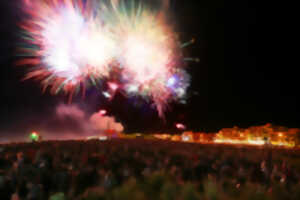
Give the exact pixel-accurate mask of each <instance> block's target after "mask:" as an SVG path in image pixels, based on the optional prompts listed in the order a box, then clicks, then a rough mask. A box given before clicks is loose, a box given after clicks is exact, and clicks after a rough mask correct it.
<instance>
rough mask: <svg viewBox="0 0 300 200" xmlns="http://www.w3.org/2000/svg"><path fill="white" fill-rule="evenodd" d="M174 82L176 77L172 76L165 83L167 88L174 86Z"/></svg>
mask: <svg viewBox="0 0 300 200" xmlns="http://www.w3.org/2000/svg"><path fill="white" fill-rule="evenodd" d="M176 81H177V79H176V77H175V76H172V77H171V78H169V80H168V82H167V86H168V87H172V86H174V85H175V83H176Z"/></svg>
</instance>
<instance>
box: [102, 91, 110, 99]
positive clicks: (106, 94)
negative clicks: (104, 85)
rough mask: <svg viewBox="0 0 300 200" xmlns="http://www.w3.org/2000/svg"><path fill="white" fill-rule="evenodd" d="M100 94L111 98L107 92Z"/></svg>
mask: <svg viewBox="0 0 300 200" xmlns="http://www.w3.org/2000/svg"><path fill="white" fill-rule="evenodd" d="M102 94H103V95H104V96H105V97H106V98H108V99H109V98H111V95H110V94H109V93H108V92H103V93H102Z"/></svg>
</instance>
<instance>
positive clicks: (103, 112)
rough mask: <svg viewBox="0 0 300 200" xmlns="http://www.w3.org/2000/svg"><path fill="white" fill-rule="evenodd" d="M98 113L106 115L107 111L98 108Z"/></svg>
mask: <svg viewBox="0 0 300 200" xmlns="http://www.w3.org/2000/svg"><path fill="white" fill-rule="evenodd" d="M99 113H100V115H106V113H107V111H106V110H100V111H99Z"/></svg>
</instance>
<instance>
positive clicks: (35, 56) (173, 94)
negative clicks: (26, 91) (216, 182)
mask: <svg viewBox="0 0 300 200" xmlns="http://www.w3.org/2000/svg"><path fill="white" fill-rule="evenodd" d="M24 2H25V8H26V9H25V11H26V13H27V14H28V17H27V18H26V20H25V22H24V23H23V24H22V25H21V28H22V29H23V30H24V31H25V33H24V34H23V39H24V40H25V41H26V43H27V45H26V46H24V47H23V48H22V55H24V56H28V57H25V58H24V59H23V60H22V61H20V63H19V64H22V65H31V66H33V68H32V70H31V71H30V72H29V73H28V74H27V75H26V77H25V78H26V79H28V78H34V79H37V80H40V81H41V82H42V84H43V85H44V90H46V88H47V87H50V88H51V92H52V93H54V94H57V93H58V92H60V91H64V92H65V93H68V94H70V97H71V96H72V95H73V94H74V93H76V92H78V91H80V87H83V88H82V90H85V88H86V87H87V86H89V85H91V83H92V84H93V85H96V84H97V81H96V80H97V79H105V80H108V81H110V79H112V80H115V78H113V77H119V78H118V79H117V82H116V83H115V85H117V86H118V87H117V88H115V89H111V87H110V86H109V88H110V90H109V91H103V93H104V94H105V96H107V97H108V98H112V97H113V96H114V94H115V92H116V91H120V92H122V93H123V94H124V93H125V94H126V95H128V96H142V97H143V98H146V99H151V100H152V101H153V103H154V104H155V105H156V108H157V110H158V113H159V115H160V116H161V117H163V115H164V111H165V110H166V108H167V105H168V103H169V102H170V101H172V100H175V101H177V100H179V99H183V98H184V97H185V93H186V89H187V88H188V86H189V76H188V75H187V73H186V72H185V71H184V69H183V68H182V66H181V64H182V62H181V61H182V60H184V59H183V58H182V56H181V48H183V47H185V46H186V45H188V44H189V43H184V44H182V45H180V42H179V40H178V38H177V36H176V34H175V33H174V31H173V30H172V27H171V26H170V25H169V24H168V23H167V20H166V15H167V14H166V13H167V8H168V5H169V1H168V0H166V1H162V4H161V6H160V8H159V9H156V10H155V9H152V8H150V6H149V5H147V4H146V3H145V1H137V0H130V1H125V0H107V1H100V0H44V1H32V0H24ZM154 10H155V11H154ZM117 74H119V75H117ZM110 82H112V81H110ZM110 82H108V83H107V84H108V85H111V84H110Z"/></svg>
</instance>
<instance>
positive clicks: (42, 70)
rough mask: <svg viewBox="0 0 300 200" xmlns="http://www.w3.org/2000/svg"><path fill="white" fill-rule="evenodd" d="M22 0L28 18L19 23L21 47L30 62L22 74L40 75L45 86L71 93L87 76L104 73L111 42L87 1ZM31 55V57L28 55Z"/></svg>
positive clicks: (113, 50) (98, 75)
mask: <svg viewBox="0 0 300 200" xmlns="http://www.w3.org/2000/svg"><path fill="white" fill-rule="evenodd" d="M84 2H85V1H81V0H80V1H72V0H64V1H57V0H48V1H34V2H31V1H29V0H27V1H26V5H27V7H26V12H27V13H28V14H29V17H28V19H27V20H26V21H25V23H24V24H22V28H23V30H25V31H26V32H25V34H24V39H25V40H26V41H27V44H28V45H27V46H25V47H23V48H22V51H23V52H25V53H27V56H28V58H25V59H24V60H23V63H27V64H32V65H33V64H34V65H35V66H34V68H33V69H32V71H31V72H29V73H28V74H27V76H26V78H37V79H41V80H42V83H43V85H44V86H45V88H47V87H48V86H50V87H52V92H54V93H58V92H59V91H60V90H63V91H65V92H70V93H73V92H74V91H75V89H76V88H77V87H79V86H80V85H82V84H86V82H87V80H89V79H91V80H92V81H94V79H95V78H101V77H105V76H108V74H109V72H108V71H109V63H110V61H111V60H112V55H113V53H114V52H116V50H115V47H116V46H115V42H114V40H113V39H111V38H110V36H109V34H108V33H107V31H106V30H105V27H104V26H102V25H100V23H97V22H98V21H97V22H96V21H95V20H94V18H93V16H92V10H91V9H89V8H90V7H92V6H91V5H90V3H89V2H90V1H87V2H86V3H84ZM32 57H35V59H32Z"/></svg>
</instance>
